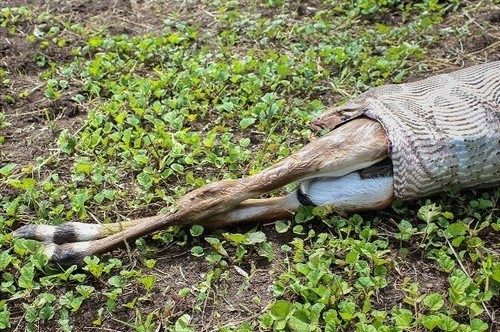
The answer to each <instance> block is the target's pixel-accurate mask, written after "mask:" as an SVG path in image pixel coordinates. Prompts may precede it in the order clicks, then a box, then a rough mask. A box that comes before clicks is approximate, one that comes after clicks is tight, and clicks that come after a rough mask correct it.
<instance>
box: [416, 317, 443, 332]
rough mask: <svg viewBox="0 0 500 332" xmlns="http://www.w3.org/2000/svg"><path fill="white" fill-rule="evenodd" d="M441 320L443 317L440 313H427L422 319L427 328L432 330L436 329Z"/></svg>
mask: <svg viewBox="0 0 500 332" xmlns="http://www.w3.org/2000/svg"><path fill="white" fill-rule="evenodd" d="M440 322H441V317H439V316H438V315H426V316H424V317H422V319H421V320H420V323H421V324H422V325H423V326H425V328H426V329H428V330H429V331H431V330H432V329H434V328H435V327H436V326H438V324H439V323H440Z"/></svg>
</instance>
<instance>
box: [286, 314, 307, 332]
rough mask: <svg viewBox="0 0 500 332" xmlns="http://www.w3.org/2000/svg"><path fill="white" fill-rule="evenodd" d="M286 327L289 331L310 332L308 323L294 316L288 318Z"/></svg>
mask: <svg viewBox="0 0 500 332" xmlns="http://www.w3.org/2000/svg"><path fill="white" fill-rule="evenodd" d="M288 327H289V328H290V330H291V331H297V332H306V331H311V329H310V327H309V323H308V322H304V321H302V320H300V319H299V318H297V317H295V316H292V317H290V319H289V320H288Z"/></svg>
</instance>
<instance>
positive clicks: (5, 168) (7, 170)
mask: <svg viewBox="0 0 500 332" xmlns="http://www.w3.org/2000/svg"><path fill="white" fill-rule="evenodd" d="M15 167H16V164H14V163H9V164H7V165H5V166H3V167H2V168H0V175H3V176H9V175H10V173H11V172H12V170H13V169H14V168H15Z"/></svg>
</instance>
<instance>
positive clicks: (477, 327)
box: [470, 318, 489, 332]
mask: <svg viewBox="0 0 500 332" xmlns="http://www.w3.org/2000/svg"><path fill="white" fill-rule="evenodd" d="M470 326H471V327H472V331H479V332H482V331H487V330H488V328H489V326H488V324H486V323H485V322H483V321H482V320H481V319H479V318H473V319H472V321H471V324H470Z"/></svg>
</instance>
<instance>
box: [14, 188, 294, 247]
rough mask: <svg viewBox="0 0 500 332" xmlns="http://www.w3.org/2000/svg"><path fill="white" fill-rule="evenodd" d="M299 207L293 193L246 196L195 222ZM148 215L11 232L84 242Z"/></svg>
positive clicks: (211, 223) (271, 214)
mask: <svg viewBox="0 0 500 332" xmlns="http://www.w3.org/2000/svg"><path fill="white" fill-rule="evenodd" d="M299 206H300V203H299V201H298V200H297V195H296V193H295V192H292V193H291V194H289V195H287V196H281V197H272V198H261V199H247V200H246V201H244V202H241V203H240V204H238V205H237V206H236V207H235V208H234V209H232V210H229V211H227V212H225V213H221V214H217V215H213V216H210V217H208V218H207V219H205V220H200V221H199V224H200V225H203V226H204V227H206V228H209V229H216V228H222V227H225V226H231V225H236V224H238V223H243V222H245V223H246V222H257V221H261V222H263V221H271V220H278V219H286V218H289V217H291V216H293V213H294V212H295V211H296V210H297V208H298V207H299ZM152 218H156V216H154V217H146V218H140V219H134V220H130V221H123V222H114V223H109V224H89V223H83V222H67V223H64V224H60V225H57V226H52V225H26V226H22V227H20V228H18V229H16V230H15V231H14V232H13V235H14V236H15V237H20V238H25V239H34V240H38V241H42V242H45V243H55V244H64V243H70V242H84V241H92V240H98V239H102V238H105V237H107V236H110V235H113V234H116V233H118V232H121V231H123V230H125V229H126V228H131V227H134V226H140V225H141V224H143V223H147V222H148V221H150V220H151V219H152Z"/></svg>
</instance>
